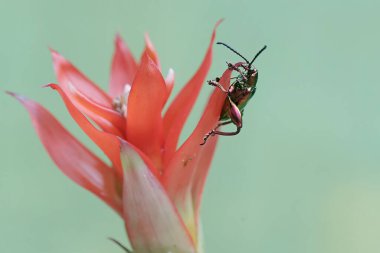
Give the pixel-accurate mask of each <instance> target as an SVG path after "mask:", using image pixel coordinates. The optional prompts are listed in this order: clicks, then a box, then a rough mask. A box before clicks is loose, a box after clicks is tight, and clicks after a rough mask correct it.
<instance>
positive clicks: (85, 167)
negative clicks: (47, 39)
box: [10, 22, 231, 253]
mask: <svg viewBox="0 0 380 253" xmlns="http://www.w3.org/2000/svg"><path fill="white" fill-rule="evenodd" d="M218 24H219V22H218ZM218 24H217V25H218ZM215 29H216V27H215ZM215 29H214V31H213V34H212V37H211V41H210V44H209V46H208V49H207V52H206V55H205V58H204V59H203V62H202V64H201V66H200V67H199V69H198V70H197V72H196V73H195V75H194V76H193V77H192V78H191V80H190V81H189V82H188V83H187V84H186V85H185V86H184V88H183V89H182V90H181V91H180V92H179V94H178V95H177V96H176V97H175V99H174V100H173V102H172V103H171V104H170V105H169V107H168V110H167V111H166V112H165V113H163V108H164V105H165V103H166V102H167V99H168V97H169V95H170V93H171V91H172V88H173V85H174V72H173V70H169V73H168V74H167V76H166V78H164V77H163V76H162V74H161V70H160V63H159V60H158V57H157V53H156V51H155V49H154V47H153V45H152V43H151V42H150V40H149V38H148V37H146V47H145V50H144V52H143V54H142V56H141V59H140V62H139V63H137V62H136V60H135V59H134V58H133V56H132V54H131V53H130V51H129V49H128V48H127V46H126V45H125V44H124V43H123V41H122V39H121V38H120V36H117V37H116V40H115V53H114V56H113V61H112V68H111V78H110V87H109V93H108V94H107V93H105V92H104V91H102V90H101V89H100V88H99V87H98V86H96V85H95V84H94V83H93V82H91V81H90V80H89V79H88V78H87V77H85V76H84V75H83V74H82V73H80V72H79V71H78V70H77V69H76V68H75V67H74V66H73V65H72V64H71V63H70V62H69V61H67V60H66V59H65V58H63V57H62V56H61V55H59V54H58V53H57V52H55V51H52V56H53V62H54V68H55V72H56V75H57V79H58V83H59V84H49V85H47V86H48V87H50V88H52V89H53V90H55V91H57V92H58V93H59V95H60V96H61V98H62V100H63V101H64V103H65V105H66V107H67V109H68V111H69V113H70V114H71V116H72V118H73V119H74V120H75V121H76V123H77V124H78V125H79V126H80V127H81V129H82V130H83V131H84V132H85V133H86V134H87V135H88V136H89V137H90V138H91V139H92V141H94V142H95V143H96V144H97V145H98V146H99V147H100V149H101V150H102V151H103V152H104V153H105V154H106V156H107V157H108V159H109V160H110V164H111V165H108V164H107V163H106V162H104V161H102V160H101V159H100V158H98V157H97V156H96V155H94V154H93V153H92V152H91V151H90V150H89V149H87V148H86V147H85V146H84V145H82V144H81V143H80V142H79V141H78V140H77V139H76V138H74V137H73V136H72V135H71V134H70V133H69V132H68V131H67V130H66V129H65V128H64V127H63V126H62V125H61V124H60V123H59V122H58V121H57V120H56V119H55V118H54V116H53V115H52V114H50V113H49V112H48V111H47V110H46V109H45V108H43V107H42V106H41V105H39V104H38V103H36V102H34V101H32V100H30V99H27V98H25V97H23V96H20V95H16V94H14V93H10V94H11V95H13V96H14V97H15V98H17V99H18V100H19V101H20V102H21V103H22V104H23V105H24V106H25V108H26V109H27V110H28V112H29V114H30V116H31V119H32V123H33V126H34V128H35V129H36V131H37V134H38V136H39V138H40V139H41V142H42V143H43V145H44V147H45V149H46V150H47V152H48V153H49V155H50V157H51V158H52V159H53V161H54V162H55V164H56V165H57V166H58V167H59V169H60V170H61V171H62V172H63V173H64V174H66V176H68V177H69V178H70V179H72V180H73V181H75V182H76V183H77V184H79V185H80V186H82V187H83V188H85V189H87V190H89V191H90V192H92V193H94V194H95V195H96V196H98V197H99V198H100V199H102V200H103V201H104V202H105V203H107V204H108V205H109V206H110V207H111V208H113V209H114V210H115V211H116V212H117V213H118V214H119V215H120V216H121V217H122V219H123V220H124V222H125V227H126V230H127V234H128V237H129V240H130V242H131V245H132V247H133V251H134V252H143V253H145V252H165V253H166V252H173V253H174V252H181V253H194V252H201V251H202V249H201V242H200V240H201V238H200V225H199V207H200V203H201V196H202V191H203V187H204V183H205V180H206V176H207V173H208V170H209V168H210V164H211V160H212V157H213V154H214V151H215V146H216V143H217V138H212V139H210V140H209V141H208V142H207V145H205V146H200V145H199V144H200V143H201V142H202V140H203V136H204V134H205V133H207V132H208V131H209V130H210V129H212V128H213V127H214V126H215V125H216V124H217V122H218V120H219V116H220V112H221V109H222V106H223V103H224V100H225V98H226V95H225V94H224V93H223V92H220V91H219V90H217V89H215V91H214V92H213V94H212V95H211V97H210V99H209V102H208V105H207V106H206V108H205V110H204V112H203V115H202V117H201V119H200V121H199V123H198V124H197V126H196V128H195V129H194V130H193V132H192V133H191V135H190V136H189V137H188V138H187V140H186V141H185V142H184V143H183V144H182V145H181V146H180V147H179V148H177V145H178V139H179V135H180V133H181V130H182V128H183V126H184V124H185V121H186V119H187V117H188V115H189V113H190V111H191V109H192V107H193V105H194V103H195V101H196V98H197V96H198V94H199V91H200V89H201V87H202V85H203V84H204V81H205V78H206V75H207V73H208V70H209V68H210V65H211V61H212V45H213V44H214V38H215ZM230 77H231V70H226V71H225V73H224V74H223V76H222V77H221V80H220V83H221V84H222V85H223V86H224V87H225V88H226V87H228V85H229V83H230Z"/></svg>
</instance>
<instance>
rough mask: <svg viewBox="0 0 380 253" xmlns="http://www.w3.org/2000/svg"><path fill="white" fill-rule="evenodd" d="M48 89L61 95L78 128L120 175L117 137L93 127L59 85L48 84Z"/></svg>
mask: <svg viewBox="0 0 380 253" xmlns="http://www.w3.org/2000/svg"><path fill="white" fill-rule="evenodd" d="M48 87H50V88H52V89H54V90H57V91H58V93H59V95H61V97H62V99H63V101H64V103H65V105H66V107H67V109H68V111H69V113H70V115H71V117H73V119H74V120H75V121H76V122H77V124H78V125H79V127H80V128H82V130H83V131H84V132H85V133H86V134H87V135H88V136H89V137H90V138H91V140H92V141H93V142H95V143H96V144H97V145H98V146H99V148H100V149H101V150H103V152H104V153H105V154H106V155H107V157H108V158H109V159H110V160H111V162H112V163H113V164H114V165H115V166H116V167H117V168H118V169H119V170H118V172H119V175H121V164H120V147H119V140H118V137H117V136H115V135H112V134H109V133H106V132H103V131H101V130H98V129H97V128H96V127H94V126H93V125H92V124H91V123H90V121H88V119H87V118H86V117H85V116H84V115H83V114H82V113H81V112H80V111H79V110H78V109H77V108H76V107H75V105H74V104H73V103H72V102H71V100H70V99H69V97H68V96H67V94H66V93H65V91H64V90H63V89H62V87H61V86H60V85H57V84H50V85H48Z"/></svg>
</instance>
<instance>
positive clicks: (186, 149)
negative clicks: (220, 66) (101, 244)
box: [163, 70, 232, 214]
mask: <svg viewBox="0 0 380 253" xmlns="http://www.w3.org/2000/svg"><path fill="white" fill-rule="evenodd" d="M231 72H232V71H231V70H226V71H225V72H224V73H223V76H222V77H221V80H220V83H221V84H222V85H223V87H224V88H226V89H227V88H228V86H229V83H230V77H231ZM225 99H226V94H225V93H223V92H222V91H221V90H220V89H218V88H215V90H214V92H213V93H212V95H211V97H210V99H209V102H208V104H207V106H206V108H205V110H204V112H203V115H202V117H201V119H200V121H199V123H198V125H197V127H196V128H195V130H194V131H193V133H192V134H191V135H190V137H189V138H188V139H187V140H186V141H185V143H184V144H183V145H182V146H181V147H180V148H179V150H178V151H177V152H176V153H175V155H174V157H173V159H172V160H171V161H170V163H169V165H168V167H167V169H166V170H165V171H164V174H163V184H164V187H165V188H166V189H167V191H168V195H169V197H170V199H171V200H172V201H173V202H175V203H176V205H177V208H178V210H183V213H184V214H188V213H189V212H193V211H195V210H198V206H194V210H186V209H188V208H189V207H188V206H189V205H188V201H189V199H188V198H189V197H191V196H189V194H188V193H189V192H194V193H196V194H197V195H198V196H195V198H194V197H192V199H196V200H197V202H196V203H193V205H198V204H199V201H198V198H199V197H200V194H201V191H199V190H200V189H202V187H203V183H204V180H205V178H204V177H205V176H206V174H207V170H208V165H210V161H211V158H212V154H213V150H214V148H215V147H214V146H215V142H216V139H215V137H211V138H214V140H210V139H209V141H208V142H210V141H211V143H208V142H207V143H206V144H205V145H209V144H211V147H207V148H206V147H205V146H201V145H200V143H202V140H203V137H204V135H205V134H206V133H208V132H209V131H210V130H212V129H213V128H214V127H215V126H216V125H217V123H218V121H219V118H220V113H221V110H222V107H223V104H224V101H225ZM203 152H205V153H204V154H203ZM204 155H208V156H209V159H210V160H208V159H206V158H205V157H204ZM198 166H199V167H198ZM198 176H199V177H198ZM194 187H196V188H194ZM190 207H192V205H190Z"/></svg>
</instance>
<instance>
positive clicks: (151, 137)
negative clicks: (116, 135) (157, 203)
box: [126, 54, 167, 168]
mask: <svg viewBox="0 0 380 253" xmlns="http://www.w3.org/2000/svg"><path fill="white" fill-rule="evenodd" d="M166 94H167V92H166V85H165V81H164V79H163V77H162V75H161V73H160V71H159V70H158V69H157V67H156V64H155V63H154V62H153V61H152V60H151V59H150V58H149V56H148V55H147V54H145V57H143V58H142V62H141V64H140V68H139V70H138V72H137V74H136V77H135V80H134V82H133V85H132V89H131V91H130V94H129V97H128V107H127V128H126V132H127V140H128V141H129V142H130V143H132V144H133V145H135V146H136V147H137V148H139V149H140V150H142V151H143V152H144V153H145V154H146V155H147V156H148V157H150V158H151V160H152V161H153V162H154V164H155V165H156V167H158V168H160V166H161V142H162V117H161V111H162V107H163V105H164V100H165V97H166Z"/></svg>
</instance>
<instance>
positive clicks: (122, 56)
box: [109, 35, 137, 97]
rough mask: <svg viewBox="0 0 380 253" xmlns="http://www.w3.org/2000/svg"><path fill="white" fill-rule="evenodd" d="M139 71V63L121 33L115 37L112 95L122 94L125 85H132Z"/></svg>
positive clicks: (111, 82) (111, 81) (111, 83)
mask: <svg viewBox="0 0 380 253" xmlns="http://www.w3.org/2000/svg"><path fill="white" fill-rule="evenodd" d="M136 71H137V63H136V61H135V59H134V58H133V55H132V53H131V52H130V51H129V48H128V47H127V45H126V44H125V43H124V41H123V39H122V38H121V36H120V35H116V38H115V53H114V55H113V59H112V68H111V80H110V91H109V93H110V96H111V97H117V96H120V95H121V94H122V93H123V91H124V89H125V86H126V85H128V86H131V85H132V83H133V79H134V78H135V74H136Z"/></svg>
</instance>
